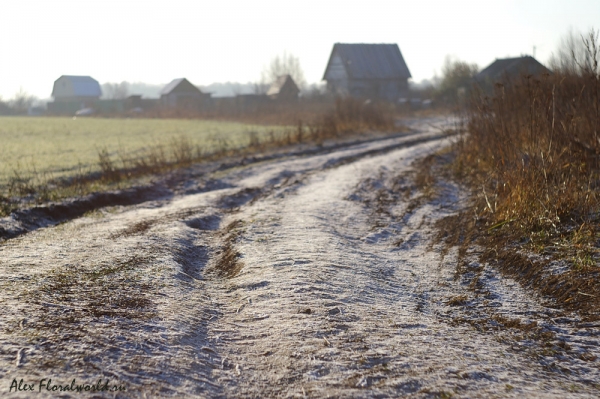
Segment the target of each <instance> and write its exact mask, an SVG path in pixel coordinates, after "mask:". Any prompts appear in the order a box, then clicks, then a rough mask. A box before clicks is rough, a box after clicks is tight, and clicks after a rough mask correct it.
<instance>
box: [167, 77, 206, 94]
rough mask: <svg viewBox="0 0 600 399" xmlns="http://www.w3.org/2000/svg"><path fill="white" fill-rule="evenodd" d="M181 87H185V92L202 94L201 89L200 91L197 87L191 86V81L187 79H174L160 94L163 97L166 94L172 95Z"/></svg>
mask: <svg viewBox="0 0 600 399" xmlns="http://www.w3.org/2000/svg"><path fill="white" fill-rule="evenodd" d="M179 85H184V86H183V87H185V91H189V92H198V93H202V92H201V91H200V89H198V88H197V87H196V86H194V85H193V84H191V83H190V81H189V80H187V79H186V78H179V79H173V80H172V81H171V82H170V83H169V84H167V85H166V86H165V87H163V89H162V90H161V91H160V93H159V94H160V95H161V96H163V95H165V94H170V93H171V92H172V91H173V90H175V89H176V88H177V87H178V86H179ZM194 89H195V90H194Z"/></svg>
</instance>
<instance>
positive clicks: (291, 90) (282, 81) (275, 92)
mask: <svg viewBox="0 0 600 399" xmlns="http://www.w3.org/2000/svg"><path fill="white" fill-rule="evenodd" d="M298 94H300V89H299V88H298V86H297V85H296V82H294V79H292V77H291V76H290V75H283V76H279V77H278V78H277V79H275V81H274V82H273V84H271V87H269V90H268V91H267V96H269V97H270V98H271V99H273V100H277V101H294V100H297V99H298Z"/></svg>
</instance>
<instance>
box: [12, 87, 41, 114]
mask: <svg viewBox="0 0 600 399" xmlns="http://www.w3.org/2000/svg"><path fill="white" fill-rule="evenodd" d="M37 100H38V98H37V97H36V96H33V95H31V94H29V93H27V92H26V91H25V90H23V88H22V87H21V88H20V89H19V91H18V92H17V93H16V94H15V96H14V97H13V98H12V99H11V100H9V102H8V104H9V106H10V107H11V108H12V109H13V111H14V112H16V113H17V114H25V113H27V110H28V109H29V107H31V106H32V105H33V104H34V103H35V102H36V101H37Z"/></svg>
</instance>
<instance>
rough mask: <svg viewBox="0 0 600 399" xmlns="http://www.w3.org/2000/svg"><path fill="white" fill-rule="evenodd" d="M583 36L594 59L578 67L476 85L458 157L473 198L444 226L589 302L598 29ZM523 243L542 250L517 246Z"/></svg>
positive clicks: (521, 271)
mask: <svg viewBox="0 0 600 399" xmlns="http://www.w3.org/2000/svg"><path fill="white" fill-rule="evenodd" d="M592 39H593V40H592ZM587 44H588V51H589V54H588V55H589V60H590V63H589V65H587V66H583V65H582V66H581V68H580V70H579V71H577V73H562V72H560V71H559V72H556V73H554V74H548V75H545V76H540V77H533V76H522V77H521V78H519V79H513V80H512V81H511V80H506V81H504V82H503V83H498V84H496V86H495V87H494V88H493V92H491V93H490V92H487V93H486V92H484V91H478V92H476V93H474V95H473V96H472V98H471V101H470V103H469V104H468V107H467V110H466V121H467V132H468V133H467V134H464V135H463V136H462V137H461V140H459V142H458V143H457V145H456V152H457V159H456V162H455V164H454V168H455V172H456V175H457V176H459V177H460V178H461V179H462V181H463V182H466V183H467V184H468V185H469V187H470V188H471V190H472V198H473V207H472V209H469V210H468V211H467V212H465V214H462V215H459V216H458V217H455V218H453V219H452V220H445V221H444V222H443V223H442V224H441V225H440V226H442V225H443V226H444V227H443V228H442V230H443V234H442V235H445V236H446V237H445V240H446V242H447V243H448V244H452V245H455V244H459V245H461V248H465V247H466V246H468V244H470V243H471V242H473V241H478V242H479V243H480V244H483V245H484V246H485V247H486V248H487V250H486V252H485V254H484V258H485V260H487V261H494V260H499V261H500V265H501V267H502V269H503V270H505V271H507V272H510V273H511V274H512V275H514V276H516V277H517V278H518V279H521V281H523V282H524V283H525V284H527V285H528V286H532V287H534V288H536V289H538V290H539V291H540V292H541V293H542V294H544V295H548V296H550V297H553V298H554V299H555V300H556V301H557V302H558V303H559V304H561V305H564V306H567V307H572V308H577V309H581V310H586V311H590V312H593V311H595V310H597V309H598V306H599V305H600V288H599V286H598V284H597V281H598V276H599V274H600V269H599V268H598V265H599V261H600V192H599V189H600V75H599V72H598V71H599V69H598V61H599V60H600V49H599V48H598V42H597V35H596V36H595V37H594V35H593V34H592V35H590V38H588V43H587ZM523 249H524V250H526V251H527V252H529V253H532V254H538V255H539V256H537V257H530V256H526V255H523V254H521V253H517V252H518V251H520V250H523ZM463 252H464V251H463ZM553 261H554V262H557V261H563V262H566V263H567V264H568V265H569V269H568V270H567V271H565V272H564V273H561V274H560V275H558V276H553V275H551V274H549V273H548V272H547V270H546V269H547V266H548V265H549V264H550V263H551V262H553ZM459 262H460V260H459ZM459 269H460V265H459Z"/></svg>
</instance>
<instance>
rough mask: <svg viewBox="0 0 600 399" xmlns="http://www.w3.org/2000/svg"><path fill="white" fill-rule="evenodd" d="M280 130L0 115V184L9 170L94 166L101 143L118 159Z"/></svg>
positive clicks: (51, 171)
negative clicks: (180, 144) (179, 142)
mask: <svg viewBox="0 0 600 399" xmlns="http://www.w3.org/2000/svg"><path fill="white" fill-rule="evenodd" d="M281 130H282V127H281V126H259V125H248V124H242V123H233V122H218V121H202V120H182V119H100V118H77V119H73V118H53V117H44V118H32V117H0V186H3V185H5V184H6V183H7V182H8V180H9V179H10V178H11V176H15V173H18V174H19V175H21V176H31V175H32V174H35V175H37V176H38V177H39V176H43V178H44V179H45V180H47V179H53V178H60V177H68V176H73V175H75V174H77V173H81V172H83V173H89V172H94V171H98V170H99V169H100V168H99V165H98V159H99V158H98V151H99V150H101V149H106V150H107V151H108V152H109V154H110V155H111V157H112V158H114V160H115V161H118V160H119V159H120V156H126V157H135V156H136V155H139V156H143V154H144V151H146V150H148V149H149V148H151V147H156V146H157V145H168V144H169V143H170V142H172V141H173V140H174V139H175V140H179V139H181V138H184V139H186V140H187V141H189V142H190V143H191V144H193V146H194V148H200V149H201V150H202V151H203V152H207V153H209V152H211V151H214V150H215V149H217V148H220V147H222V146H223V143H224V142H226V143H227V145H228V146H229V147H230V148H233V147H243V146H246V145H248V143H249V137H250V133H251V132H256V133H257V136H258V137H259V138H261V137H265V136H266V135H267V134H268V132H270V131H274V132H279V131H281Z"/></svg>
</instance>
